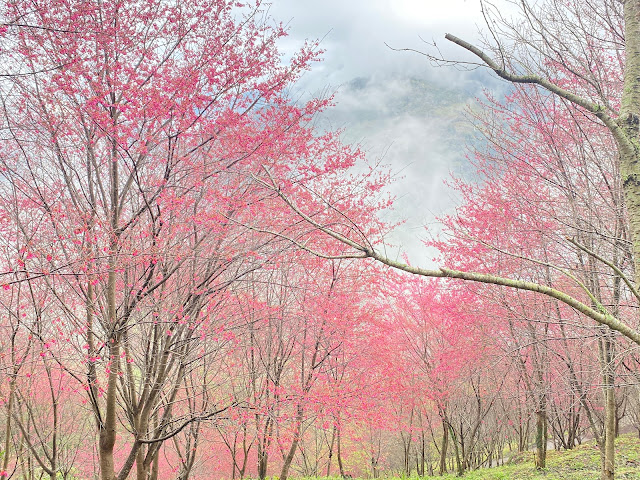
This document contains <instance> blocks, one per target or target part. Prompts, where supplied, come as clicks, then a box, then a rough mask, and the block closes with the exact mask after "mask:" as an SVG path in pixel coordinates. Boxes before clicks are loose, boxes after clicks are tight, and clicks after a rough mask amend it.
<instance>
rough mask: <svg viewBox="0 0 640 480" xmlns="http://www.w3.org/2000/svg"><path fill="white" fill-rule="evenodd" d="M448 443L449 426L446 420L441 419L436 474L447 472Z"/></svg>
mask: <svg viewBox="0 0 640 480" xmlns="http://www.w3.org/2000/svg"><path fill="white" fill-rule="evenodd" d="M448 445H449V427H448V425H447V421H446V420H445V419H444V418H443V419H442V446H441V447H440V469H439V470H438V475H444V474H445V473H447V446H448Z"/></svg>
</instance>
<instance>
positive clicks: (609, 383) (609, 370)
mask: <svg viewBox="0 0 640 480" xmlns="http://www.w3.org/2000/svg"><path fill="white" fill-rule="evenodd" d="M613 342H614V340H613V339H612V338H611V336H610V335H609V332H606V333H605V335H604V338H603V339H602V345H603V349H602V350H603V351H602V354H603V360H604V362H605V365H604V381H605V382H604V383H605V385H604V401H605V407H604V456H603V461H602V475H601V479H602V480H613V478H614V474H615V439H616V393H615V373H614V372H613V348H614V345H613Z"/></svg>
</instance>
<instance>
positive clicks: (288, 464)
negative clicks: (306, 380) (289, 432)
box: [279, 405, 304, 480]
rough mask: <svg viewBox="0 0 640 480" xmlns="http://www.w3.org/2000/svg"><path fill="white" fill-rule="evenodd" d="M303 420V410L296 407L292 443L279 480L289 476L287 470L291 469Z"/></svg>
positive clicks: (299, 406) (300, 407)
mask: <svg viewBox="0 0 640 480" xmlns="http://www.w3.org/2000/svg"><path fill="white" fill-rule="evenodd" d="M303 418H304V409H303V408H302V405H298V408H297V412H296V426H295V429H294V432H293V441H292V442H291V447H290V448H289V452H288V453H287V456H286V457H285V459H284V463H283V464H282V469H281V470H280V479H279V480H287V476H288V475H289V468H290V467H291V462H292V461H293V457H294V455H295V454H296V450H297V449H298V443H300V435H302V420H303Z"/></svg>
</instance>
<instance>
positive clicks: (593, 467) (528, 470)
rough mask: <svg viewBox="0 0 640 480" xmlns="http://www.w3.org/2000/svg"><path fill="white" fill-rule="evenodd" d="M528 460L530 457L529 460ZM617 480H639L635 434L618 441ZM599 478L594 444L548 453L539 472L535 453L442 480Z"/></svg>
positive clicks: (639, 450)
mask: <svg viewBox="0 0 640 480" xmlns="http://www.w3.org/2000/svg"><path fill="white" fill-rule="evenodd" d="M527 457H528V458H527ZM616 461H617V463H616V479H618V480H622V479H634V480H635V479H640V440H639V439H638V437H637V436H636V435H622V436H620V438H618V439H617V440H616ZM599 477H600V455H599V453H598V450H597V448H596V446H595V445H594V444H593V442H589V443H587V444H585V445H581V446H579V447H576V448H574V449H573V450H569V451H561V452H557V451H549V452H548V454H547V468H546V469H545V470H543V471H540V472H537V471H535V470H534V466H533V452H530V453H527V454H526V456H523V457H519V458H515V459H514V460H513V461H512V464H511V465H506V466H504V467H497V468H485V469H480V470H476V471H474V472H469V473H468V474H466V475H464V476H463V477H457V476H455V475H454V474H449V475H445V476H443V477H428V478H434V479H435V478H439V479H449V480H450V479H454V478H455V479H459V478H462V479H464V480H507V479H509V480H510V479H518V480H520V479H523V480H537V479H544V480H587V479H594V480H595V479H598V478H599Z"/></svg>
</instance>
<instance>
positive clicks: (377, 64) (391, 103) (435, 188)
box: [270, 0, 501, 266]
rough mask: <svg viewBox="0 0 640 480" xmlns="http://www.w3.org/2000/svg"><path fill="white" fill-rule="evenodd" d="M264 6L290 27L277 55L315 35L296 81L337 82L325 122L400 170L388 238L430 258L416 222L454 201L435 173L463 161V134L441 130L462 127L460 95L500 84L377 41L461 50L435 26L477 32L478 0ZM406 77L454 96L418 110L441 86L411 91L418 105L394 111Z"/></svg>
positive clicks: (321, 85) (403, 97)
mask: <svg viewBox="0 0 640 480" xmlns="http://www.w3.org/2000/svg"><path fill="white" fill-rule="evenodd" d="M270 14H271V15H272V17H273V18H274V19H276V20H279V21H282V22H283V23H285V24H288V26H289V33H290V35H289V37H288V38H287V39H286V40H285V41H284V42H282V44H281V49H282V50H283V52H284V53H285V54H289V53H293V52H294V51H295V50H296V49H297V48H299V46H300V45H301V42H303V41H304V40H305V39H323V40H322V44H321V46H322V48H323V49H324V50H326V52H325V54H324V61H323V62H322V63H319V64H316V65H315V66H314V67H313V70H312V71H311V72H308V73H306V74H305V75H304V77H303V78H302V80H301V81H300V83H299V86H298V88H299V89H300V90H301V92H303V93H307V94H314V93H318V92H322V91H326V90H327V89H328V90H329V91H337V95H336V100H337V103H338V105H337V106H336V107H335V108H334V109H332V110H330V111H329V112H327V113H326V114H325V115H324V118H323V119H322V120H323V121H324V122H326V125H327V126H328V128H344V129H345V138H346V139H347V141H350V142H358V143H359V144H361V145H362V146H363V147H364V148H365V149H366V151H367V152H368V155H369V157H371V158H374V159H375V158H380V157H384V161H385V162H386V163H388V164H390V165H391V168H392V170H393V171H394V172H396V173H398V174H399V176H403V178H400V179H399V180H398V181H396V182H395V183H394V184H393V185H392V186H391V188H390V191H391V192H392V193H393V194H394V195H395V196H396V197H397V198H398V200H397V202H396V210H395V212H394V213H393V216H392V217H391V218H392V220H394V221H397V220H405V221H406V222H405V224H404V225H403V226H402V227H401V228H400V229H399V230H398V232H397V233H396V234H395V235H394V236H393V237H392V238H390V239H389V241H390V242H392V243H394V244H396V245H399V246H400V251H402V252H405V253H406V254H407V255H408V257H409V259H410V260H411V262H412V263H414V264H416V265H423V266H427V265H432V264H433V263H432V257H433V256H434V252H433V251H428V250H427V249H425V248H424V246H423V241H422V239H424V238H425V237H426V235H427V233H426V231H425V226H426V225H428V224H431V225H432V224H433V223H434V220H435V217H436V216H437V215H441V214H442V213H444V212H450V211H452V210H453V208H454V207H455V205H456V203H457V200H456V199H455V198H454V195H453V193H452V192H451V191H450V189H449V188H448V187H446V186H445V185H444V183H443V181H444V180H445V179H448V178H450V176H451V173H452V172H453V173H459V172H460V166H461V165H462V164H463V163H464V161H465V160H464V159H465V157H464V156H465V153H466V150H465V147H464V145H463V144H462V143H464V142H457V141H455V137H452V135H451V134H450V130H451V128H452V125H455V126H456V128H458V129H460V128H462V129H463V130H464V126H463V127H461V125H463V123H464V122H465V120H464V110H465V105H466V103H467V99H468V101H469V102H471V101H472V99H473V98H474V97H476V96H479V95H481V90H482V88H485V87H488V88H490V89H495V88H501V87H500V82H499V81H496V80H495V79H494V78H493V77H492V76H491V75H490V74H489V73H488V72H485V71H478V70H476V71H474V72H461V71H459V70H456V69H455V68H451V67H449V68H446V67H440V68H436V67H433V66H431V65H430V64H429V62H428V61H427V60H426V59H425V58H424V57H422V56H421V55H419V54H416V53H410V52H397V51H393V50H391V49H390V48H388V47H387V46H386V45H385V43H386V44H388V45H390V46H392V47H394V48H414V49H417V50H425V49H428V48H430V47H429V46H428V45H427V44H426V43H425V42H432V41H434V40H435V42H436V43H437V45H438V47H439V48H440V50H441V51H442V52H443V53H444V54H445V56H447V57H449V58H456V59H465V58H466V59H469V56H465V54H466V52H462V51H460V49H459V48H458V47H456V46H455V45H452V44H450V43H449V42H447V41H446V40H445V39H444V34H445V33H447V32H449V33H453V34H455V35H456V36H459V37H461V38H464V39H467V40H469V41H475V40H477V39H478V27H479V26H482V24H483V19H482V15H481V11H480V1H479V0H324V1H318V0H272V1H271V8H270ZM431 51H432V52H433V49H432V50H431ZM356 78H364V79H366V81H364V82H360V83H362V86H361V88H357V89H355V88H353V84H350V83H349V82H352V81H353V80H354V79H356ZM412 78H418V79H421V80H424V81H425V82H426V83H425V85H426V86H427V89H428V88H429V87H428V86H429V85H433V86H434V88H435V89H434V90H433V91H436V90H437V89H438V88H445V89H450V90H451V91H452V92H453V93H454V94H455V93H456V92H458V93H460V95H461V100H460V101H459V102H458V103H457V104H456V105H455V108H448V109H445V111H444V113H443V112H441V111H440V112H439V111H434V110H433V109H430V108H425V109H424V110H429V111H421V110H420V108H419V106H420V102H423V103H424V104H425V105H431V102H432V101H433V100H434V99H433V98H431V97H433V96H434V95H435V96H436V98H437V97H438V95H440V94H439V93H437V94H436V93H430V92H424V93H425V95H426V97H425V98H423V99H420V100H416V106H417V107H418V108H416V109H412V108H411V105H408V107H407V108H408V109H409V110H410V111H401V112H399V111H398V108H397V105H398V104H401V105H405V104H406V103H407V98H409V99H411V98H413V97H412V95H413V94H415V93H416V92H415V91H414V90H411V88H412V87H411V86H410V79H412ZM417 93H419V94H421V93H422V92H420V91H418V92H417ZM408 95H409V97H407V96H408ZM445 96H447V97H449V95H448V94H446V95H445ZM454 97H455V95H454ZM409 103H411V102H409ZM443 115H444V116H443ZM363 119H368V120H367V121H363ZM452 138H453V139H454V141H451V140H452ZM431 228H434V227H431ZM435 228H436V230H437V227H435Z"/></svg>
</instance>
